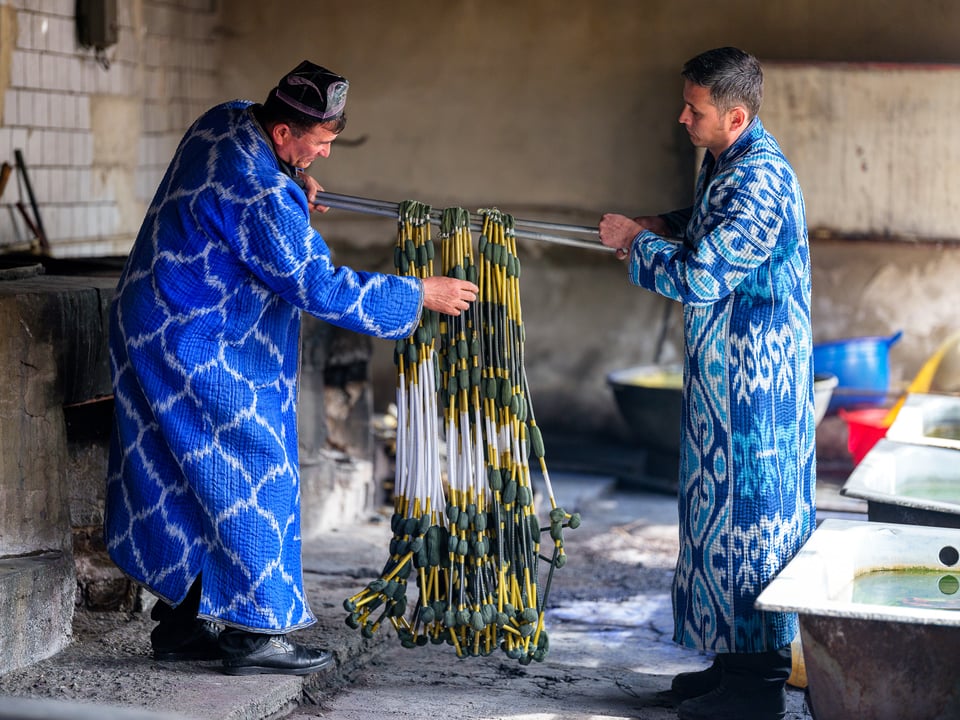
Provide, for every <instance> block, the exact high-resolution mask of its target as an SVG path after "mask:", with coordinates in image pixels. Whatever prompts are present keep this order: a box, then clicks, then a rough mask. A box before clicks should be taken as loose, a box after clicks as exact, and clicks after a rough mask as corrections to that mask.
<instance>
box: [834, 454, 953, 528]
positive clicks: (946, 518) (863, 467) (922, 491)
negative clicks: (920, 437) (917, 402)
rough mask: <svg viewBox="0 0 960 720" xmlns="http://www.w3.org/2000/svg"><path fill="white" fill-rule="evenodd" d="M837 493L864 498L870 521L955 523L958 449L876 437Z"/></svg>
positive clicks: (928, 523)
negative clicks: (872, 444) (877, 439)
mask: <svg viewBox="0 0 960 720" xmlns="http://www.w3.org/2000/svg"><path fill="white" fill-rule="evenodd" d="M840 494H841V495H846V496H848V497H854V498H859V499H861V500H866V501H867V518H868V519H869V520H871V521H874V522H890V523H900V524H904V525H932V526H936V527H949V528H960V452H957V451H956V450H952V449H950V448H943V447H937V446H933V445H917V444H909V443H902V442H893V441H891V440H887V439H881V440H880V441H878V442H877V444H876V445H874V446H873V448H872V449H871V450H870V451H869V452H868V453H867V454H866V456H865V457H864V458H863V460H862V461H861V462H860V463H859V464H858V465H857V467H856V468H854V470H853V472H852V473H851V474H850V477H849V478H848V479H847V482H846V483H845V484H844V486H843V488H841V490H840Z"/></svg>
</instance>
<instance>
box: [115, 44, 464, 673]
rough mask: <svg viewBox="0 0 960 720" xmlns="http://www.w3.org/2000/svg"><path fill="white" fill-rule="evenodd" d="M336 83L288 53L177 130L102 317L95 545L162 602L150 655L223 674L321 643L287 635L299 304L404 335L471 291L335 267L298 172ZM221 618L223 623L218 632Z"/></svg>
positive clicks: (295, 607)
mask: <svg viewBox="0 0 960 720" xmlns="http://www.w3.org/2000/svg"><path fill="white" fill-rule="evenodd" d="M346 92H347V81H346V80H345V79H344V78H342V77H340V76H339V75H336V74H334V73H332V72H330V71H329V70H326V69H325V68H322V67H319V66H317V65H314V64H313V63H310V62H306V61H305V62H303V63H301V64H300V65H299V66H297V68H295V69H294V70H292V71H291V72H290V73H288V74H287V75H285V76H284V77H283V78H282V79H281V81H280V82H279V83H278V86H277V87H275V88H274V89H273V90H272V91H271V92H270V94H269V96H268V98H267V100H266V101H265V102H264V103H263V104H262V105H260V104H257V105H254V104H252V103H249V102H245V101H233V102H228V103H224V104H222V105H219V106H217V107H215V108H212V109H211V110H209V111H208V112H206V113H205V114H204V115H203V116H201V117H200V118H199V119H198V120H197V121H196V122H195V123H194V124H193V126H192V127H191V128H190V129H189V130H188V131H187V133H186V135H185V136H184V138H183V140H182V141H181V143H180V146H179V148H178V149H177V152H176V154H175V156H174V158H173V160H172V162H171V163H170V166H169V168H168V170H167V172H166V174H165V176H164V178H163V180H162V182H161V184H160V187H159V188H158V190H157V192H156V195H155V197H154V200H153V203H152V204H151V206H150V208H149V210H148V211H147V215H146V218H145V220H144V222H143V225H142V227H141V230H140V233H139V235H138V237H137V240H136V242H135V244H134V247H133V250H132V251H131V253H130V256H129V258H128V260H127V263H126V266H125V268H124V271H123V273H122V275H121V278H120V281H119V284H118V287H117V293H116V296H115V299H114V301H113V303H112V306H111V313H110V353H111V366H112V373H113V385H114V396H115V407H116V410H115V416H116V417H115V423H114V433H113V437H112V441H111V448H110V460H109V468H108V478H107V498H106V515H105V528H104V529H105V539H106V542H107V548H108V550H109V552H110V555H111V557H112V558H113V560H114V562H116V563H117V565H118V566H119V567H120V568H121V569H122V570H124V571H125V572H126V573H127V574H128V575H130V576H131V577H132V578H133V579H134V580H136V581H137V582H139V583H141V584H143V585H144V586H146V587H147V588H149V589H150V590H151V591H152V592H153V593H154V594H156V595H157V596H158V597H159V598H160V599H159V600H158V602H157V604H156V605H155V607H154V610H153V613H152V614H153V619H155V620H157V621H158V625H157V627H156V628H155V629H154V631H153V633H152V634H151V641H152V646H153V652H154V656H155V657H156V658H157V659H160V660H189V659H213V658H219V659H221V660H222V662H223V670H224V671H225V672H227V673H230V674H251V673H262V672H271V673H288V674H306V673H311V672H316V671H318V670H321V669H323V668H325V667H327V666H329V665H330V664H331V663H332V662H333V658H332V656H331V655H330V653H327V652H325V651H322V650H316V649H312V648H306V647H304V646H302V645H300V644H298V643H293V642H291V641H290V640H289V639H287V633H288V632H290V631H292V630H296V629H298V628H302V627H305V626H307V625H309V624H311V623H313V622H315V619H314V617H313V615H312V613H311V611H310V607H309V603H308V601H307V598H306V596H305V593H304V588H303V578H302V570H301V558H300V550H301V548H300V489H299V480H300V473H299V466H298V457H297V422H296V412H297V369H298V363H299V333H300V312H301V311H306V312H309V313H311V314H313V315H316V316H317V317H319V318H321V319H323V320H326V321H327V322H330V323H333V324H336V325H339V326H341V327H344V328H347V329H350V330H355V331H357V332H361V333H365V334H368V335H373V336H376V337H382V338H403V337H406V336H408V335H409V334H410V333H411V332H412V331H413V329H415V328H416V326H417V324H418V322H419V319H420V314H421V311H422V309H423V308H424V307H426V308H429V309H431V310H436V311H438V312H441V313H446V314H452V315H458V314H459V313H460V311H462V310H464V309H466V308H467V307H468V303H469V302H471V301H473V300H474V299H475V298H476V292H477V290H478V288H477V287H476V286H475V285H473V284H472V283H468V282H465V281H460V280H455V279H453V278H442V277H430V278H425V279H423V280H417V279H414V278H408V277H400V276H394V275H382V274H377V273H367V272H357V271H354V270H351V269H349V268H346V267H336V266H334V264H333V262H332V259H331V257H330V251H329V249H328V248H327V246H326V244H325V242H324V240H323V238H322V237H321V236H320V234H319V233H317V232H316V231H315V230H314V229H313V228H312V227H311V225H310V217H309V212H310V210H324V209H325V208H320V207H318V206H316V205H314V204H312V198H313V197H314V195H315V193H316V192H317V189H318V188H319V185H318V184H317V182H316V180H313V179H312V178H311V177H309V176H307V175H306V174H305V173H304V170H305V169H306V168H307V167H308V166H309V165H310V164H311V163H312V162H313V161H314V160H315V159H317V158H320V157H323V158H325V157H327V156H328V155H329V154H330V147H331V144H332V143H333V141H334V140H335V139H336V138H337V136H338V134H339V133H340V132H341V131H342V130H343V127H344V125H345V115H344V105H345V102H346ZM221 626H222V628H223V629H222V630H221Z"/></svg>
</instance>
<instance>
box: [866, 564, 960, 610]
mask: <svg viewBox="0 0 960 720" xmlns="http://www.w3.org/2000/svg"><path fill="white" fill-rule="evenodd" d="M853 602H855V603H861V604H864V605H884V606H887V607H907V608H922V609H926V610H960V575H958V574H954V573H944V572H942V571H939V570H925V569H919V570H877V571H874V572H868V573H864V574H862V575H858V576H857V577H855V578H854V580H853Z"/></svg>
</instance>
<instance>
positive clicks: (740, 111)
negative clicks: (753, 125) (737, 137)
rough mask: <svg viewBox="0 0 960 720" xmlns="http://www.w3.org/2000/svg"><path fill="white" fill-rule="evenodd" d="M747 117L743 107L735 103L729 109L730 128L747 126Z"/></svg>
mask: <svg viewBox="0 0 960 720" xmlns="http://www.w3.org/2000/svg"><path fill="white" fill-rule="evenodd" d="M748 121H749V117H748V115H747V111H746V109H745V108H743V107H741V106H740V105H736V106H735V107H733V108H732V109H731V110H730V130H732V131H737V130H743V129H744V128H745V127H746V126H747V122H748Z"/></svg>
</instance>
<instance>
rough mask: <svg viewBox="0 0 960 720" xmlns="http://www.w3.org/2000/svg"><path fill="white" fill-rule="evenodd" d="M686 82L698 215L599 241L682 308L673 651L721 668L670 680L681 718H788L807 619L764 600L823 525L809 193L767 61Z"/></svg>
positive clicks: (696, 69) (730, 66)
mask: <svg viewBox="0 0 960 720" xmlns="http://www.w3.org/2000/svg"><path fill="white" fill-rule="evenodd" d="M682 76H683V78H684V92H683V97H684V108H683V111H682V113H681V115H680V122H681V123H682V124H683V125H684V126H685V127H686V129H687V131H688V133H689V135H690V139H691V142H693V144H694V145H695V146H697V147H702V148H705V149H706V153H705V156H704V160H703V164H702V166H701V169H700V173H699V176H698V179H697V185H696V192H695V198H694V204H693V206H692V207H690V208H686V209H684V210H679V211H676V212H672V213H668V214H666V215H660V216H645V217H638V218H632V219H631V218H627V217H624V216H622V215H613V214H608V215H605V216H604V217H603V219H602V220H601V223H600V237H601V241H602V242H603V243H604V244H605V245H607V246H609V247H612V248H616V249H617V254H618V257H620V259H623V260H628V261H629V273H630V279H631V281H632V282H633V283H634V284H636V285H639V286H641V287H643V288H646V289H648V290H652V291H654V292H657V293H659V294H661V295H664V296H666V297H668V298H672V299H674V300H677V301H679V302H681V303H682V304H683V317H684V387H683V412H682V418H683V426H682V433H681V457H680V479H679V480H680V483H679V487H680V493H679V521H680V554H679V558H678V561H677V569H676V574H675V577H674V584H673V600H674V622H675V627H674V640H675V641H676V642H678V643H680V644H682V645H684V646H687V647H691V648H697V649H701V650H708V651H713V652H715V653H716V658H715V660H714V663H713V665H712V666H711V667H710V668H708V669H707V670H705V671H702V672H697V673H683V674H681V675H679V676H677V677H676V678H674V681H673V683H672V692H673V693H674V695H675V696H676V697H677V699H678V700H680V701H681V703H680V706H679V717H680V718H681V720H699V719H701V718H702V719H704V720H705V719H707V718H711V719H713V720H718V719H719V720H723V719H724V718H730V719H734V718H736V719H737V720H767V719H768V718H781V717H783V715H784V712H785V694H784V683H785V681H786V679H787V677H788V676H789V674H790V666H791V661H790V643H791V641H792V639H793V638H794V636H795V635H796V632H797V618H796V616H795V615H793V614H787V613H770V612H761V611H759V610H756V609H755V608H754V602H755V600H756V598H757V596H758V595H759V594H760V592H761V591H762V590H763V588H764V587H765V586H766V585H767V584H768V583H769V582H770V581H771V580H772V579H773V577H774V576H775V575H776V574H777V573H778V572H779V571H780V569H781V568H782V567H783V566H784V565H785V564H786V563H787V562H788V561H789V560H790V558H791V557H793V555H794V554H795V553H796V552H797V551H798V550H799V548H800V546H801V545H802V544H803V542H804V541H805V540H806V539H807V538H808V537H809V535H810V533H811V532H812V531H813V527H814V521H815V505H814V488H815V470H816V468H815V446H814V442H815V422H814V414H813V361H812V332H811V326H810V258H809V247H808V242H807V229H806V220H805V215H804V206H803V197H802V195H801V192H800V186H799V183H798V182H797V178H796V175H795V174H794V172H793V169H792V168H791V167H790V164H789V163H788V162H787V160H786V158H785V157H784V155H783V153H782V152H781V150H780V148H779V146H778V145H777V142H776V140H775V139H774V138H773V137H772V136H771V135H770V134H769V133H767V132H766V130H765V129H764V127H763V124H762V123H761V121H760V118H759V117H758V116H757V113H758V112H759V108H760V101H761V98H762V87H763V86H762V82H763V76H762V71H761V68H760V64H759V62H757V60H756V59H755V58H753V57H752V56H750V55H748V54H747V53H744V52H742V51H740V50H737V49H735V48H720V49H717V50H711V51H708V52H706V53H703V54H702V55H699V56H697V57H696V58H693V59H692V60H690V61H689V62H688V63H686V65H685V66H684V69H683V72H682ZM668 238H678V239H679V241H676V240H671V239H668Z"/></svg>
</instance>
